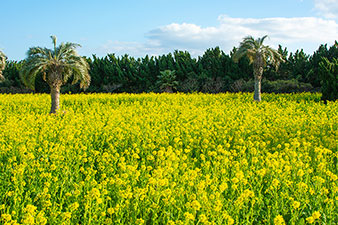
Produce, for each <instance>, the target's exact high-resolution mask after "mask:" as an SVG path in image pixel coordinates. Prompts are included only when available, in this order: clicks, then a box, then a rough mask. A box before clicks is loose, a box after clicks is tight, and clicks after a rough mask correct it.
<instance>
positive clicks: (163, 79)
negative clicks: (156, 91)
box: [157, 70, 178, 93]
mask: <svg viewBox="0 0 338 225" xmlns="http://www.w3.org/2000/svg"><path fill="white" fill-rule="evenodd" d="M157 78H158V81H157V83H158V84H159V86H160V89H161V90H162V91H163V92H167V93H173V90H174V89H176V87H177V85H178V82H177V81H176V74H175V70H173V71H171V70H164V71H161V72H160V75H159V76H157Z"/></svg>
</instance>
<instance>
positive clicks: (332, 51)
mask: <svg viewBox="0 0 338 225" xmlns="http://www.w3.org/2000/svg"><path fill="white" fill-rule="evenodd" d="M277 51H278V53H279V54H280V55H281V56H282V59H283V61H282V62H281V63H280V66H279V68H278V70H277V69H276V67H274V66H272V65H267V66H266V67H265V69H264V73H263V80H262V91H263V92H275V93H281V92H302V91H320V90H321V88H323V85H324V89H325V85H326V86H327V85H329V86H328V87H327V88H326V89H327V90H328V92H332V91H334V90H336V86H334V87H332V82H333V83H335V84H337V72H336V70H333V69H332V67H335V68H336V67H337V58H338V43H337V41H336V42H335V44H334V45H332V46H330V47H328V46H327V45H320V47H319V48H318V50H317V51H315V52H314V53H313V54H312V55H308V54H306V53H304V51H303V50H297V51H296V52H295V53H290V52H289V51H288V50H287V48H283V47H282V46H279V48H278V50H277ZM235 52H236V48H234V49H233V50H232V51H231V52H230V54H226V53H224V51H222V50H221V49H220V48H219V47H215V48H210V49H207V50H206V51H205V52H204V54H203V55H202V56H199V57H198V58H193V57H192V56H191V55H190V53H189V52H187V51H179V50H176V51H174V52H173V53H168V54H166V55H160V56H148V55H146V56H145V57H143V58H135V57H132V56H129V55H127V54H126V55H123V56H116V55H115V54H107V55H106V56H104V57H97V56H96V55H93V56H92V57H88V58H86V61H87V63H88V65H89V68H90V70H89V75H90V77H91V83H90V86H89V88H88V89H86V90H81V89H80V84H79V83H78V84H76V85H71V82H68V83H66V84H65V85H64V86H62V88H61V92H62V93H69V92H71V93H80V92H86V93H91V92H106V93H121V92H128V93H141V92H160V91H161V84H160V83H159V82H158V81H159V79H160V77H159V75H161V72H163V71H166V70H167V71H174V72H175V77H174V78H175V80H174V81H175V85H174V87H173V90H176V91H179V92H204V93H219V92H227V91H230V92H238V91H242V92H243V91H253V88H254V85H253V82H254V80H253V79H254V77H253V76H252V74H253V65H251V64H250V61H249V59H248V57H246V56H244V57H242V58H241V59H239V60H238V62H237V63H236V62H234V60H233V59H232V56H233V54H235ZM326 60H327V61H326ZM23 64H24V60H22V61H12V60H8V59H7V62H6V66H5V68H4V70H3V72H2V76H3V78H4V80H3V82H2V83H0V93H26V92H32V90H31V89H28V88H27V87H26V86H25V85H24V83H23V82H22V79H21V78H20V71H21V70H22V66H23ZM331 64H334V65H335V66H334V65H333V66H332V65H331ZM330 65H331V66H330ZM325 69H326V70H327V71H331V72H330V73H329V72H326V73H325V72H322V71H325ZM332 71H333V72H332ZM323 76H324V77H323ZM325 76H327V77H326V78H325ZM324 78H325V79H326V81H328V82H329V83H327V84H325V82H323V79H324ZM330 85H331V86H330ZM34 86H35V90H34V92H36V93H49V92H50V86H49V85H48V84H47V83H46V82H44V80H43V74H42V73H38V74H37V75H36V79H35V84H34Z"/></svg>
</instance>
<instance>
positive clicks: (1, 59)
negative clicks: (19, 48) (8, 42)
mask: <svg viewBox="0 0 338 225" xmlns="http://www.w3.org/2000/svg"><path fill="white" fill-rule="evenodd" d="M6 60H7V57H6V55H5V53H3V52H2V51H0V81H2V80H4V79H5V78H4V77H3V75H2V71H3V70H4V69H5V67H6Z"/></svg>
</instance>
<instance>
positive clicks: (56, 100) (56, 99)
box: [50, 85, 61, 114]
mask: <svg viewBox="0 0 338 225" xmlns="http://www.w3.org/2000/svg"><path fill="white" fill-rule="evenodd" d="M60 87H61V86H60V85H51V86H50V96H51V99H52V107H51V109H50V114H55V113H56V112H57V111H58V110H59V108H60Z"/></svg>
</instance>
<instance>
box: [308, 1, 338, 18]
mask: <svg viewBox="0 0 338 225" xmlns="http://www.w3.org/2000/svg"><path fill="white" fill-rule="evenodd" d="M314 2H315V9H316V11H317V12H318V13H319V14H320V15H322V16H324V17H326V18H331V19H333V18H338V0H314Z"/></svg>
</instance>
